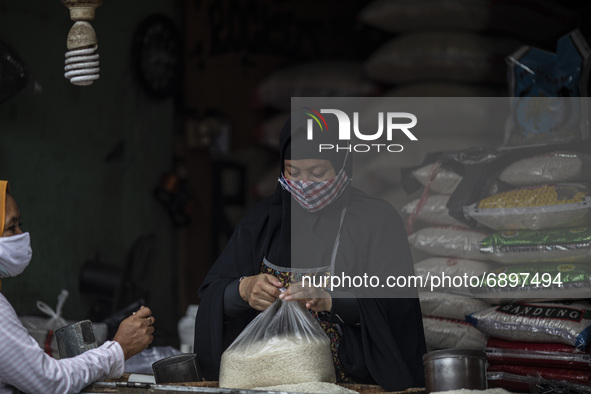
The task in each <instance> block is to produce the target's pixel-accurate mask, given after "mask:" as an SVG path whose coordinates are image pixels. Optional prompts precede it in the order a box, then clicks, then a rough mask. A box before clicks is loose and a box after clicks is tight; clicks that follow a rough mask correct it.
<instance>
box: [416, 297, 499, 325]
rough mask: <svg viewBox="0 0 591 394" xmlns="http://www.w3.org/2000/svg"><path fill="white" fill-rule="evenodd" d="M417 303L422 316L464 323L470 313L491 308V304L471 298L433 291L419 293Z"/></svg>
mask: <svg viewBox="0 0 591 394" xmlns="http://www.w3.org/2000/svg"><path fill="white" fill-rule="evenodd" d="M419 302H420V303H421V313H422V314H423V316H431V317H441V318H444V319H455V320H460V321H464V320H465V319H466V316H467V315H469V314H471V313H474V312H479V311H482V310H485V309H488V308H490V307H491V304H489V303H487V302H484V301H482V300H479V299H476V298H473V297H467V296H460V295H457V294H449V293H441V292H435V291H433V292H421V293H419Z"/></svg>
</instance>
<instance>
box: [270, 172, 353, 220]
mask: <svg viewBox="0 0 591 394" xmlns="http://www.w3.org/2000/svg"><path fill="white" fill-rule="evenodd" d="M349 181H350V179H349V177H348V176H347V173H346V172H345V169H344V168H343V169H341V171H339V173H338V174H337V176H335V177H334V178H331V179H329V180H327V181H321V182H312V181H291V180H288V179H285V177H284V176H283V174H281V178H279V183H280V184H281V187H283V189H285V190H287V191H288V192H290V193H291V195H292V196H293V198H294V199H295V200H296V201H297V202H298V204H300V206H301V207H302V208H304V209H305V210H306V211H308V212H316V211H319V210H321V209H322V208H324V207H326V206H328V205H330V204H331V203H332V202H333V201H335V200H336V199H337V198H339V196H340V195H341V194H342V193H343V191H344V190H345V189H346V187H347V185H348V184H349Z"/></svg>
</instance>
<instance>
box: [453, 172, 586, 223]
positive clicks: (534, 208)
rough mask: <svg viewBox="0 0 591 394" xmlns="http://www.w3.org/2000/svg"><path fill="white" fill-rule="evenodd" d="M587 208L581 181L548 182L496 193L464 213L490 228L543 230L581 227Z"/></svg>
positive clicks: (584, 189)
mask: <svg viewBox="0 0 591 394" xmlns="http://www.w3.org/2000/svg"><path fill="white" fill-rule="evenodd" d="M590 209H591V193H590V192H589V187H588V186H586V185H585V184H582V183H556V184H553V183H548V184H543V185H537V186H529V187H523V188H518V189H513V190H510V191H507V192H502V193H497V194H495V195H493V196H490V197H487V198H485V199H483V200H480V201H479V202H477V203H475V204H472V205H470V206H467V207H464V214H465V215H466V216H467V217H470V218H473V219H474V220H476V221H477V222H478V223H481V224H483V225H485V226H488V227H490V228H492V229H494V230H520V229H523V230H527V229H529V230H543V229H551V228H564V227H577V226H584V225H585V224H587V223H588V222H589V220H590V217H591V215H589V210H590Z"/></svg>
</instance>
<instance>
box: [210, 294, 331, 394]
mask: <svg viewBox="0 0 591 394" xmlns="http://www.w3.org/2000/svg"><path fill="white" fill-rule="evenodd" d="M306 382H327V383H335V382H336V375H335V370H334V364H333V361H332V352H331V350H330V340H329V338H328V336H327V335H326V333H325V332H324V330H323V329H322V327H320V324H318V322H317V321H316V320H315V319H314V318H313V317H312V315H311V314H310V312H308V311H307V310H306V309H305V308H304V307H303V306H302V305H301V304H299V303H298V302H288V301H282V300H280V299H277V300H276V301H275V302H274V303H273V304H272V305H271V306H269V307H268V308H267V309H266V310H265V311H263V312H262V313H261V314H259V315H258V316H257V317H256V318H255V319H254V320H253V321H252V322H250V323H249V324H248V326H246V328H245V329H244V330H243V331H242V333H240V335H239V336H238V337H237V338H236V340H234V342H233V343H232V344H231V345H230V346H229V347H228V348H227V349H226V351H225V352H224V353H223V354H222V360H221V364H220V378H219V385H220V387H226V388H243V389H249V388H253V387H267V386H277V385H283V384H298V383H306Z"/></svg>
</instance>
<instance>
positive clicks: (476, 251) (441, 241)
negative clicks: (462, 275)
mask: <svg viewBox="0 0 591 394" xmlns="http://www.w3.org/2000/svg"><path fill="white" fill-rule="evenodd" d="M488 235H489V233H487V232H483V231H478V230H473V229H470V228H467V227H455V226H431V227H425V228H422V229H420V230H418V231H415V232H414V233H412V234H411V235H409V237H408V241H409V243H410V245H411V246H412V247H414V248H416V249H417V250H420V251H422V252H425V253H429V254H431V255H433V256H447V257H458V258H461V259H469V260H486V257H487V256H486V255H484V254H483V253H480V243H481V242H482V240H483V239H484V238H486V237H487V236H488Z"/></svg>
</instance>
